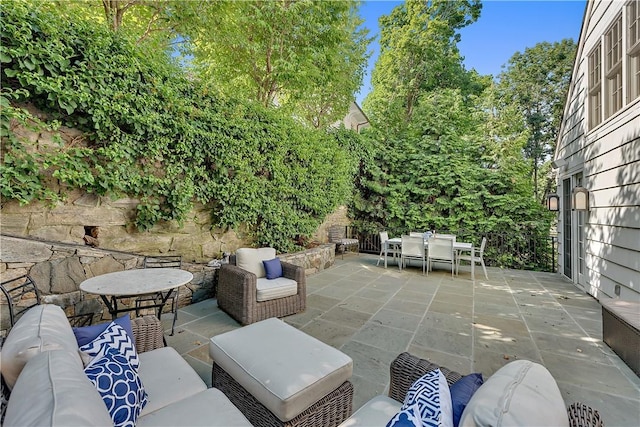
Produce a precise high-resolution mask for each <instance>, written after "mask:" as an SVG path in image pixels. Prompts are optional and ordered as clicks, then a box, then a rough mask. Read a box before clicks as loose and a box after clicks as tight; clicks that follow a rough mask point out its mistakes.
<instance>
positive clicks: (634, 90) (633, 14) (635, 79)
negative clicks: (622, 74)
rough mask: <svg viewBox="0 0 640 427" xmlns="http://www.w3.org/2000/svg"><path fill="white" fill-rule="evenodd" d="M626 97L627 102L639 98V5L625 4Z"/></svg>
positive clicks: (634, 2) (637, 3)
mask: <svg viewBox="0 0 640 427" xmlns="http://www.w3.org/2000/svg"><path fill="white" fill-rule="evenodd" d="M626 10H627V34H628V36H627V41H628V45H627V55H628V58H627V84H628V90H627V94H628V95H627V96H628V99H627V101H628V102H631V101H633V100H634V99H636V98H638V97H639V96H640V3H639V2H638V1H635V0H633V1H631V2H629V3H628V4H627V9H626Z"/></svg>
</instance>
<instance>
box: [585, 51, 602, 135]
mask: <svg viewBox="0 0 640 427" xmlns="http://www.w3.org/2000/svg"><path fill="white" fill-rule="evenodd" d="M587 62H588V85H589V129H593V128H594V127H596V126H598V125H599V124H600V123H602V43H600V42H598V44H597V45H596V46H595V47H594V48H593V49H592V50H591V53H589V55H588V56H587Z"/></svg>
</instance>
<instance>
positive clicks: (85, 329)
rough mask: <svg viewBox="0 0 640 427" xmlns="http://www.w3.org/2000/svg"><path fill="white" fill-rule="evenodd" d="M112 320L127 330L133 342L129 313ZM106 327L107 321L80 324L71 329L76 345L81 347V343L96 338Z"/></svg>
mask: <svg viewBox="0 0 640 427" xmlns="http://www.w3.org/2000/svg"><path fill="white" fill-rule="evenodd" d="M114 322H115V323H117V324H118V325H120V326H122V327H123V328H124V330H125V331H127V333H128V334H129V337H131V340H132V341H133V342H134V344H135V336H133V329H132V328H131V318H130V317H129V314H125V315H124V316H122V317H118V318H117V319H116V320H114ZM108 327H109V323H99V324H97V325H91V326H81V327H78V328H72V329H73V334H74V335H75V336H76V341H78V347H82V346H83V345H85V344H89V343H90V342H91V341H93V340H95V339H96V338H98V335H100V334H101V333H103V332H104V330H105V329H107V328H108Z"/></svg>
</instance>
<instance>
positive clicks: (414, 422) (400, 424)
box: [387, 404, 422, 427]
mask: <svg viewBox="0 0 640 427" xmlns="http://www.w3.org/2000/svg"><path fill="white" fill-rule="evenodd" d="M387 427H422V420H421V419H420V408H418V405H417V404H415V405H413V406H410V407H408V408H407V409H404V410H400V412H398V413H397V414H395V415H394V416H393V418H391V420H390V421H389V422H388V423H387Z"/></svg>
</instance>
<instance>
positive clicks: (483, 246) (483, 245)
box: [480, 237, 487, 255]
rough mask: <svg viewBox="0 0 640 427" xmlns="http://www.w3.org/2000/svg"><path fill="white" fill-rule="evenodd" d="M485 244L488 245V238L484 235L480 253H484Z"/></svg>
mask: <svg viewBox="0 0 640 427" xmlns="http://www.w3.org/2000/svg"><path fill="white" fill-rule="evenodd" d="M485 246H487V238H486V237H483V238H482V243H480V255H482V254H483V253H484V248H485Z"/></svg>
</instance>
